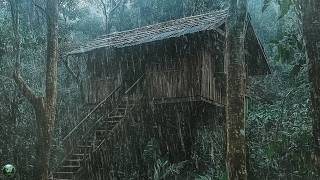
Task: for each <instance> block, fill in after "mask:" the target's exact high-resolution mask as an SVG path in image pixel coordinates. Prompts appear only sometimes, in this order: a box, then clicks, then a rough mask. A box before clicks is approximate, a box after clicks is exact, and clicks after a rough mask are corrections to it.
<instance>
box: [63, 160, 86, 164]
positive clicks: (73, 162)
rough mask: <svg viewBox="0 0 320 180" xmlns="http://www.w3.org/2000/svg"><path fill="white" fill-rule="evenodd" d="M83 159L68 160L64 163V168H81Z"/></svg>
mask: <svg viewBox="0 0 320 180" xmlns="http://www.w3.org/2000/svg"><path fill="white" fill-rule="evenodd" d="M80 161H82V159H67V160H65V161H64V162H63V165H64V166H80Z"/></svg>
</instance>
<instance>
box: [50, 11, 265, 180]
mask: <svg viewBox="0 0 320 180" xmlns="http://www.w3.org/2000/svg"><path fill="white" fill-rule="evenodd" d="M227 16H228V11H227V10H221V11H215V12H210V13H207V14H202V15H197V16H192V17H186V18H182V19H177V20H171V21H168V22H163V23H158V24H154V25H149V26H145V27H141V28H136V29H132V30H128V31H123V32H116V33H113V34H108V35H104V36H101V37H99V38H97V39H95V40H93V41H90V42H88V43H86V44H84V45H82V46H81V47H79V48H77V49H75V50H73V51H71V52H70V53H69V56H71V57H73V60H79V59H84V60H85V63H86V70H87V76H86V78H85V79H83V80H82V82H83V83H82V85H83V91H84V101H85V103H88V104H94V108H93V109H92V110H91V111H90V112H89V113H88V114H87V115H86V116H85V117H84V118H83V119H82V120H81V122H80V123H79V124H78V125H77V126H76V127H75V128H74V129H73V130H72V131H71V132H70V133H69V134H68V135H67V136H66V137H65V139H64V145H65V150H66V157H65V159H64V160H63V162H62V165H61V167H59V168H58V169H57V170H56V171H55V172H54V173H53V177H54V178H56V179H58V178H61V179H62V178H63V179H72V178H74V179H93V180H98V179H99V180H105V179H121V176H124V175H123V174H124V172H125V173H130V172H129V171H130V169H131V170H132V169H134V167H140V169H141V168H142V169H143V167H145V166H147V165H146V163H145V162H143V149H144V146H145V145H146V144H147V143H148V142H150V141H149V140H150V139H157V140H158V142H159V149H160V154H162V155H164V156H167V157H168V159H169V160H170V161H171V162H178V161H183V160H188V159H190V158H191V156H192V154H193V151H194V149H196V147H195V146H196V145H195V143H194V141H195V139H196V137H197V134H198V133H199V132H200V131H201V130H202V129H204V128H209V129H214V130H216V131H217V132H218V136H220V137H221V143H220V145H221V148H223V138H222V137H223V136H224V134H223V119H224V110H223V109H224V106H225V98H226V78H225V72H226V68H227V63H226V62H225V61H224V52H223V51H224V44H225V23H226V20H227ZM248 18H249V16H248ZM245 55H246V67H247V73H248V75H249V76H254V75H266V74H269V73H270V69H269V66H268V64H267V60H266V56H265V53H264V50H263V48H262V46H261V43H260V41H259V39H258V37H257V35H256V33H255V31H254V29H253V27H252V25H251V23H250V18H249V20H248V24H247V33H246V37H245ZM148 138H149V139H148ZM221 161H222V160H221ZM222 163H223V162H222ZM145 168H146V169H148V168H150V167H145ZM151 168H152V167H151ZM128 169H129V170H128ZM120 172H122V173H120ZM145 172H147V171H145ZM145 172H138V175H139V177H140V178H138V179H144V178H143V177H145V176H146V174H145Z"/></svg>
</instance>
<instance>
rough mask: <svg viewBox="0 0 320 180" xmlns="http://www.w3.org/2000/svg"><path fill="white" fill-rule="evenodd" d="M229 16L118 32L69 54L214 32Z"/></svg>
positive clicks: (219, 14)
mask: <svg viewBox="0 0 320 180" xmlns="http://www.w3.org/2000/svg"><path fill="white" fill-rule="evenodd" d="M227 16H228V10H220V11H214V12H210V13H206V14H201V15H197V16H191V17H186V18H182V19H176V20H171V21H167V22H162V23H158V24H154V25H149V26H145V27H141V28H136V29H132V30H128V31H122V32H116V33H112V34H108V35H104V36H101V37H99V38H97V39H95V40H93V41H90V42H88V43H86V44H83V45H82V46H80V47H79V48H77V49H75V50H73V51H71V52H70V53H68V54H69V55H72V54H81V53H85V52H89V51H92V50H95V49H99V48H122V47H127V46H134V45H138V44H143V43H147V42H153V41H157V40H163V39H168V38H171V37H179V36H182V35H185V34H191V33H195V32H200V31H206V30H212V29H216V28H218V27H219V26H221V25H222V24H223V23H224V22H225V21H226V19H227Z"/></svg>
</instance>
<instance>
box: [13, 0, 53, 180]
mask: <svg viewBox="0 0 320 180" xmlns="http://www.w3.org/2000/svg"><path fill="white" fill-rule="evenodd" d="M46 9H47V29H48V30H47V41H48V42H47V63H46V64H47V65H46V90H45V92H46V94H45V96H43V97H39V96H36V95H35V94H34V93H33V92H32V90H31V88H30V87H29V86H28V85H27V83H26V82H25V81H24V80H23V79H22V77H21V76H20V73H19V69H16V70H15V73H14V79H15V82H16V84H17V86H18V88H19V89H20V91H21V92H22V94H23V95H24V96H25V97H26V98H27V99H28V100H29V101H30V102H31V104H32V105H33V108H34V109H35V114H36V122H37V136H38V137H37V138H38V142H37V162H38V163H37V165H36V166H37V167H36V170H37V173H36V177H35V179H36V180H47V179H48V172H49V159H50V147H51V140H52V134H53V128H54V122H55V115H56V99H57V69H58V0H47V8H46Z"/></svg>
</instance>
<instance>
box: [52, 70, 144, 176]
mask: <svg viewBox="0 0 320 180" xmlns="http://www.w3.org/2000/svg"><path fill="white" fill-rule="evenodd" d="M142 78H143V76H141V77H140V78H139V79H138V80H137V81H136V82H135V83H134V84H133V85H132V86H131V87H130V88H128V89H127V90H126V91H124V89H123V88H122V87H119V88H117V89H115V90H114V91H113V92H112V93H111V94H110V95H109V96H108V97H107V98H106V99H105V100H103V101H102V102H100V103H99V104H98V105H97V106H96V107H95V108H93V109H92V111H90V112H89V114H88V115H87V116H86V117H84V119H83V120H82V121H81V122H80V123H79V124H78V125H77V126H76V127H75V128H74V129H73V130H72V131H71V132H70V133H69V134H68V135H67V136H66V137H65V138H64V140H63V143H64V148H65V153H66V156H65V158H64V159H63V161H62V162H61V164H60V166H59V167H58V168H56V169H55V170H54V171H53V172H52V173H51V174H50V177H49V179H50V180H75V179H74V178H75V175H76V174H77V173H79V171H81V165H83V164H84V163H83V162H84V161H85V160H86V159H88V158H89V155H90V154H91V153H93V152H94V151H96V150H98V149H99V148H101V147H102V146H101V145H102V144H103V143H104V141H107V139H108V137H109V136H110V134H111V133H112V132H113V130H114V129H115V128H116V126H117V125H119V124H120V123H121V121H122V120H123V119H124V118H126V117H127V116H128V114H129V113H130V112H131V111H132V110H133V108H134V106H135V105H136V104H137V103H138V102H137V101H139V98H137V97H138V96H137V95H136V94H134V95H132V94H131V95H130V93H131V92H132V90H133V89H134V90H136V88H135V87H136V86H138V83H139V82H140V81H141V80H142Z"/></svg>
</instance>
